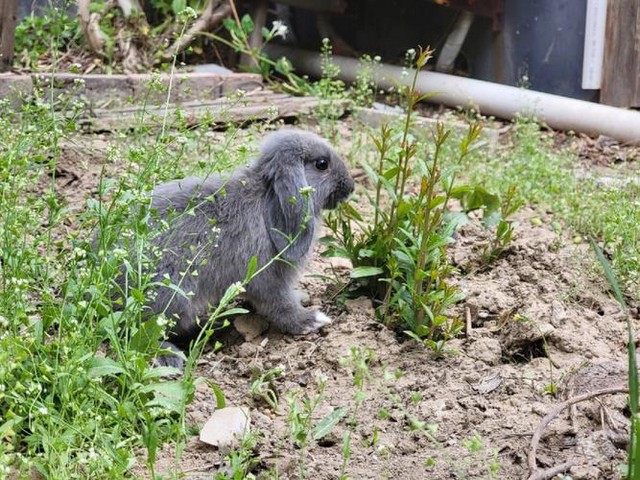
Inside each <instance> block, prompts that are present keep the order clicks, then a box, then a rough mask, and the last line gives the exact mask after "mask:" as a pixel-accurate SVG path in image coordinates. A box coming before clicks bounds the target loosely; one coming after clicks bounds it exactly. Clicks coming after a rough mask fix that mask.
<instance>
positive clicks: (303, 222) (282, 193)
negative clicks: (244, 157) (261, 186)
mask: <svg viewBox="0 0 640 480" xmlns="http://www.w3.org/2000/svg"><path fill="white" fill-rule="evenodd" d="M272 137H273V138H270V139H269V140H270V141H269V142H267V144H266V145H265V148H264V149H263V153H262V156H261V158H260V160H259V161H260V162H261V163H262V167H263V168H262V173H263V175H264V176H265V177H266V178H265V179H266V180H267V183H268V189H267V194H266V198H265V202H264V205H263V209H264V210H263V216H264V222H265V225H266V227H267V230H268V232H269V237H270V238H271V242H272V243H273V245H274V246H275V248H276V250H277V251H278V252H280V251H282V250H284V249H286V251H285V252H284V253H283V255H282V257H283V258H284V259H285V260H289V261H297V260H300V259H301V258H302V257H304V256H305V255H306V254H307V252H308V251H309V249H310V248H311V244H312V242H313V237H314V230H315V211H314V205H313V200H312V196H311V195H309V196H304V195H302V194H301V193H300V190H301V189H303V188H305V187H308V184H307V180H306V178H305V174H304V148H303V146H302V145H300V144H299V139H297V138H295V137H294V136H288V135H272ZM294 239H295V240H294ZM292 241H293V243H292Z"/></svg>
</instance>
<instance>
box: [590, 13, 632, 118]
mask: <svg viewBox="0 0 640 480" xmlns="http://www.w3.org/2000/svg"><path fill="white" fill-rule="evenodd" d="M605 35H606V38H605V47H604V65H603V72H602V88H601V90H600V102H601V103H605V104H607V105H613V106H616V107H638V106H640V80H639V78H640V2H638V1H637V0H613V1H611V0H610V1H609V2H608V6H607V27H606V34H605Z"/></svg>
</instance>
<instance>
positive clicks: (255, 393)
mask: <svg viewBox="0 0 640 480" xmlns="http://www.w3.org/2000/svg"><path fill="white" fill-rule="evenodd" d="M283 374H284V366H282V365H278V366H277V367H274V368H270V369H268V370H265V371H264V372H261V373H259V374H258V375H257V377H256V379H255V380H254V381H253V382H252V383H251V388H250V389H249V393H250V394H251V396H252V397H253V398H257V399H261V400H263V401H265V402H267V404H268V405H269V407H271V409H272V410H273V411H274V412H277V411H278V393H277V390H276V388H275V386H274V385H273V381H274V380H275V379H277V378H280V377H281V376H282V375H283Z"/></svg>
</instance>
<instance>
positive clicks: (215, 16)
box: [164, 0, 231, 59]
mask: <svg viewBox="0 0 640 480" xmlns="http://www.w3.org/2000/svg"><path fill="white" fill-rule="evenodd" d="M230 13H231V6H230V5H229V4H228V3H223V4H222V5H221V2H220V0H209V2H207V5H206V6H205V8H204V10H203V11H202V14H201V15H200V16H199V17H198V19H197V20H196V21H195V22H193V25H191V27H190V28H189V30H187V31H186V32H185V34H184V35H181V36H180V37H178V39H177V40H176V41H175V42H174V43H173V45H171V46H170V47H169V48H168V49H167V51H166V53H165V54H164V58H165V59H170V58H173V57H174V55H177V54H178V53H180V52H181V51H182V50H184V49H185V48H187V47H188V46H189V44H190V43H191V42H192V41H193V39H194V38H195V37H196V36H197V35H198V34H199V33H202V32H208V31H210V30H212V29H213V27H215V26H216V25H217V24H218V23H220V22H221V21H222V20H224V19H225V18H227V17H228V16H229V14H230Z"/></svg>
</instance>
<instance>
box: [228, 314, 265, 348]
mask: <svg viewBox="0 0 640 480" xmlns="http://www.w3.org/2000/svg"><path fill="white" fill-rule="evenodd" d="M233 326H234V327H235V329H236V330H237V331H238V333H240V335H242V337H243V338H244V340H245V342H250V341H252V340H254V339H256V338H258V337H259V336H261V335H262V334H263V333H264V332H266V331H267V330H268V329H269V322H267V321H266V320H265V319H264V318H262V317H261V316H259V315H255V314H252V313H248V314H246V315H242V316H241V317H238V318H236V319H235V320H234V321H233Z"/></svg>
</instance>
